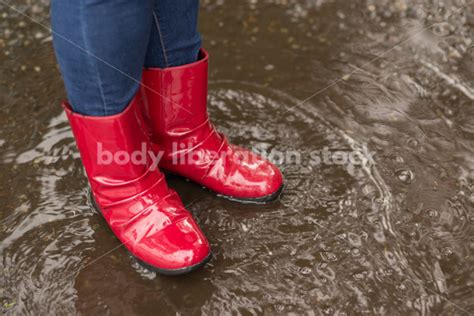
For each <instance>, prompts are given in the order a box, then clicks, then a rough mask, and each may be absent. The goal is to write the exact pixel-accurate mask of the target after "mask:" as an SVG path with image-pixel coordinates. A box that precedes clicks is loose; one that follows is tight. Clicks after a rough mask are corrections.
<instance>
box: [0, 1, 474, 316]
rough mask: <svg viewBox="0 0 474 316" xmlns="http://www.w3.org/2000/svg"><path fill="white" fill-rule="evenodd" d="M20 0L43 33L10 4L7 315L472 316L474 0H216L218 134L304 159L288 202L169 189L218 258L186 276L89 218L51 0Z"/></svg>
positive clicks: (3, 159)
mask: <svg viewBox="0 0 474 316" xmlns="http://www.w3.org/2000/svg"><path fill="white" fill-rule="evenodd" d="M10 3H12V4H13V5H14V6H15V7H16V8H18V9H19V10H21V11H23V10H25V13H26V14H27V15H28V16H30V17H31V18H33V19H34V20H35V21H33V20H31V19H29V18H26V17H25V16H23V15H21V14H19V13H18V12H15V11H14V10H13V9H11V8H9V7H8V6H6V5H5V4H4V0H0V48H1V52H0V61H1V72H0V126H1V128H0V177H1V179H2V180H1V182H0V205H1V207H0V241H1V244H0V313H6V314H12V315H13V314H32V315H33V314H34V315H43V314H76V313H81V314H99V313H104V314H130V315H134V314H163V315H168V314H180V315H188V314H212V315H221V314H244V315H250V314H290V313H292V314H307V315H361V314H377V315H378V314H386V315H396V314H407V313H408V314H422V315H432V314H439V315H468V314H469V313H473V312H474V295H473V293H474V271H473V268H472V267H473V264H474V258H473V256H472V253H473V251H474V208H473V206H474V192H473V179H474V102H473V101H474V85H473V78H474V60H473V56H474V52H473V46H472V45H473V44H472V41H473V37H474V32H473V30H472V26H473V24H474V5H473V4H469V1H463V0H459V1H454V0H453V1H435V0H433V1H421V0H420V1H404V0H396V1H388V0H387V1H385V0H380V1H375V0H373V1H369V0H365V1H345V0H335V1H324V0H314V1H310V0H306V1H294V0H267V1H257V0H249V1H230V0H206V1H202V12H201V20H200V24H201V26H200V27H201V31H202V33H203V37H204V42H205V46H206V47H207V48H208V50H209V52H210V54H211V70H210V77H211V83H210V97H209V104H210V112H211V115H212V117H213V119H214V121H215V123H216V125H217V126H218V128H219V130H220V131H222V132H225V133H227V134H228V136H229V138H230V139H231V140H232V141H233V142H235V143H238V144H241V145H245V146H247V147H257V148H260V149H261V150H265V151H266V152H271V151H272V150H273V152H274V153H276V152H287V151H292V152H295V151H296V152H298V153H300V155H301V162H300V163H298V161H296V162H295V161H291V160H288V159H285V160H281V161H280V164H281V168H282V169H283V172H284V175H285V179H286V183H287V187H286V190H285V192H284V195H283V196H282V197H281V199H280V200H279V201H277V202H274V203H271V204H267V205H263V206H253V205H242V204H237V203H234V202H230V201H226V200H223V199H219V198H216V197H215V196H214V195H212V194H211V193H209V192H207V191H204V190H202V189H201V188H200V187H199V186H197V185H194V184H192V183H188V182H185V181H182V180H181V179H177V178H170V179H169V183H170V185H171V186H172V187H174V188H175V189H176V190H177V191H178V192H179V193H180V195H181V197H182V199H183V201H184V203H185V204H186V205H188V209H189V210H190V211H192V213H193V215H194V216H195V218H196V219H197V221H198V222H199V224H200V225H201V227H202V229H203V231H204V232H205V233H206V234H207V236H208V238H209V240H210V242H211V244H212V247H213V250H214V258H213V260H212V261H211V262H210V263H209V264H208V265H207V266H206V267H205V268H204V269H203V270H201V271H198V272H196V273H193V274H190V275H186V276H183V277H177V278H170V277H162V276H157V275H156V274H155V273H153V272H149V271H147V270H145V269H143V268H141V267H140V266H139V265H138V264H137V263H136V261H135V260H134V259H133V258H132V257H131V256H130V255H129V254H128V253H127V252H126V251H125V249H124V248H123V247H121V246H120V244H119V243H118V241H117V239H116V238H115V237H114V236H113V235H112V234H111V233H110V231H109V229H108V227H107V225H106V224H105V222H104V221H103V220H102V218H101V217H100V215H99V214H97V213H96V212H95V211H94V210H93V208H92V207H91V203H90V201H89V200H88V199H87V180H86V179H85V177H84V175H83V171H82V166H81V162H80V158H79V155H78V152H77V149H76V147H75V144H74V140H73V138H72V134H71V131H70V128H69V126H68V123H67V121H66V117H65V115H64V114H63V113H61V109H60V107H59V102H60V101H61V100H62V99H63V98H64V97H65V92H64V88H63V85H62V82H61V80H60V77H59V74H58V70H57V67H56V64H55V59H54V54H53V52H52V48H51V39H50V37H49V34H48V31H47V30H45V29H44V28H42V27H41V26H40V25H39V24H38V23H42V24H43V25H45V26H48V25H49V22H48V1H34V2H33V1H29V0H28V1H26V0H21V1H20V0H19V1H15V2H13V1H10ZM318 151H319V153H320V154H322V153H323V152H326V153H329V155H332V156H331V157H332V158H333V159H334V155H333V154H334V153H335V152H339V153H340V152H344V153H353V154H356V155H357V156H358V157H365V158H366V162H370V159H369V158H370V157H372V155H373V157H374V161H373V162H372V163H365V164H356V163H349V162H347V161H344V160H343V159H342V160H338V161H334V160H327V159H326V160H324V159H320V160H322V161H320V162H319V163H315V160H314V159H309V158H310V157H312V156H311V155H312V154H314V153H315V152H317V153H318ZM323 158H324V157H323Z"/></svg>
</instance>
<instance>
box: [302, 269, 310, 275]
mask: <svg viewBox="0 0 474 316" xmlns="http://www.w3.org/2000/svg"><path fill="white" fill-rule="evenodd" d="M311 271H312V270H311V268H309V267H304V268H301V270H300V272H301V274H302V275H308V274H310V273H311Z"/></svg>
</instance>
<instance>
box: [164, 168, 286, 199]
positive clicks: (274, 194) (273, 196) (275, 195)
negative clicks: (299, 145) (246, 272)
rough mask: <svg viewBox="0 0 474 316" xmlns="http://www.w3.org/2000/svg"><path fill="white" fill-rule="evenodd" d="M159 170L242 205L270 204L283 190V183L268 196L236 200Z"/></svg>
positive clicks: (172, 173)
mask: <svg viewBox="0 0 474 316" xmlns="http://www.w3.org/2000/svg"><path fill="white" fill-rule="evenodd" d="M160 170H161V171H162V172H163V173H164V174H166V175H169V176H174V177H177V178H181V179H184V180H186V181H190V182H192V183H194V184H197V185H199V186H201V187H202V188H204V189H206V190H207V191H209V192H212V193H214V194H215V195H216V196H217V197H220V198H223V199H226V200H229V201H232V202H238V203H244V204H266V203H269V202H272V201H274V200H276V199H277V198H278V197H279V196H280V195H281V193H282V192H283V189H284V188H285V184H284V183H283V184H282V185H281V186H280V187H279V188H278V190H276V191H275V192H273V193H271V194H269V195H265V196H262V197H257V198H238V197H234V196H230V195H224V194H221V193H219V192H216V191H214V190H211V189H209V188H207V187H205V186H202V185H201V184H199V183H197V182H195V181H193V180H191V179H188V178H186V177H183V176H181V175H179V174H176V173H174V172H171V171H168V170H165V169H160Z"/></svg>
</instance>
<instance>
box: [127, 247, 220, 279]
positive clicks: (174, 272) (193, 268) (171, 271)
mask: <svg viewBox="0 0 474 316" xmlns="http://www.w3.org/2000/svg"><path fill="white" fill-rule="evenodd" d="M132 256H133V257H134V258H135V260H137V262H138V263H139V264H140V265H141V266H142V267H144V268H145V269H147V270H150V271H154V272H156V273H159V274H161V275H166V276H177V275H182V274H188V273H190V272H193V271H196V270H199V269H200V268H202V267H203V266H204V265H206V263H208V262H209V261H210V260H211V257H212V253H211V252H209V254H208V255H207V257H206V258H204V259H203V260H202V261H201V262H198V263H196V264H194V265H192V266H189V267H184V268H180V269H162V268H158V267H155V266H152V265H150V264H148V263H146V262H144V261H143V260H140V259H138V258H137V257H135V256H134V255H133V254H132Z"/></svg>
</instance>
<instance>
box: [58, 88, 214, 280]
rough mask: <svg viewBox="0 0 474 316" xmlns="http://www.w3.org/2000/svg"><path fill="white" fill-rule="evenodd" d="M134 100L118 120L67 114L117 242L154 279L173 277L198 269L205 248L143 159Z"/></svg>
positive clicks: (206, 251)
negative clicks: (157, 275)
mask: <svg viewBox="0 0 474 316" xmlns="http://www.w3.org/2000/svg"><path fill="white" fill-rule="evenodd" d="M140 98H141V97H140V94H139V95H137V97H135V99H134V100H133V101H132V102H131V103H130V105H129V106H128V107H127V108H126V109H125V111H123V112H122V113H120V114H117V115H113V116H105V117H102V116H101V117H98V116H83V115H80V114H76V113H73V112H72V110H71V107H70V106H69V104H67V103H64V104H63V107H64V109H65V111H66V113H67V117H68V119H69V122H70V123H71V127H72V131H73V133H74V136H75V138H76V143H77V147H78V148H79V151H80V153H81V157H82V162H83V164H84V167H85V169H86V173H87V175H88V178H89V182H90V185H91V190H92V194H93V197H94V199H95V202H96V204H97V206H98V208H99V209H100V210H101V212H102V214H103V216H104V218H105V220H106V221H107V223H108V224H109V226H110V228H111V229H112V231H113V232H114V234H115V235H116V236H117V237H118V239H119V240H120V241H121V242H122V243H123V244H124V245H125V246H126V247H127V248H128V250H129V251H130V252H131V253H132V254H133V255H134V256H135V257H136V258H137V259H139V261H141V262H142V263H144V264H145V265H146V266H147V267H149V268H151V269H154V270H156V271H157V272H159V273H163V274H168V275H177V274H182V273H186V272H190V271H192V270H195V269H197V268H199V267H201V266H203V265H204V264H205V263H206V262H207V260H208V259H209V258H210V249H209V244H208V242H207V240H206V238H205V237H204V235H203V233H202V232H201V230H200V229H199V227H198V226H197V224H196V223H195V222H194V220H193V218H192V217H191V214H189V213H188V211H186V210H185V208H184V206H183V204H182V203H181V200H180V199H179V197H178V196H177V194H176V193H175V192H174V191H172V190H170V189H169V188H168V186H167V185H166V181H165V179H164V176H163V175H162V174H161V173H160V172H159V170H158V168H156V166H153V163H152V161H151V160H152V159H151V158H150V156H149V155H146V158H143V157H142V158H143V159H137V158H133V157H137V154H135V155H132V153H134V152H135V153H139V152H142V150H143V147H142V146H146V148H150V147H149V140H148V136H147V135H146V133H145V132H144V129H143V122H142V118H141V117H142V116H141V112H140V108H141V106H140V105H139V103H141V99H140Z"/></svg>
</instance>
